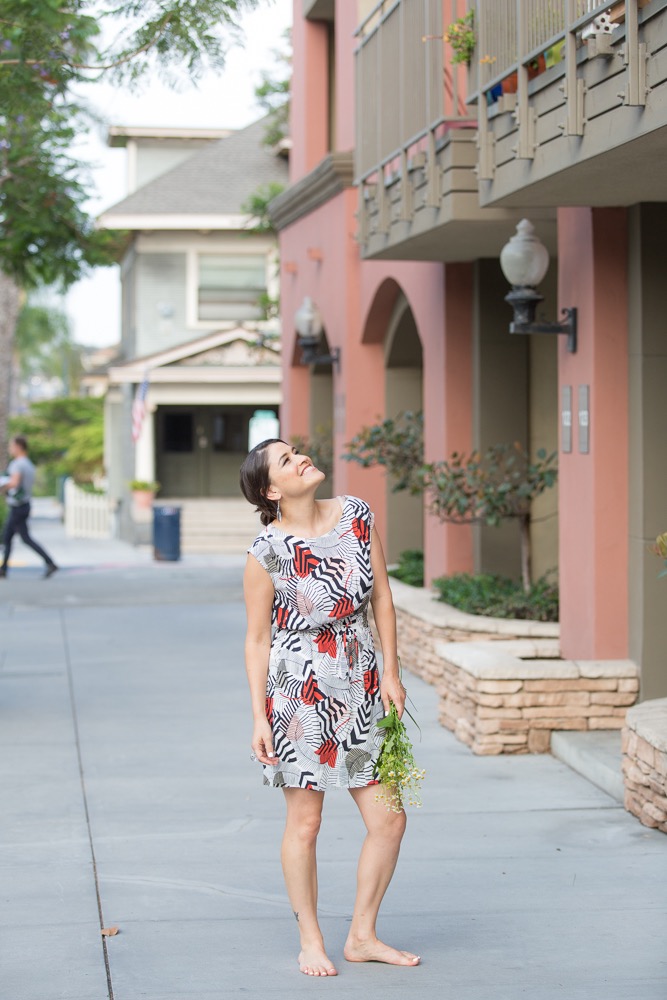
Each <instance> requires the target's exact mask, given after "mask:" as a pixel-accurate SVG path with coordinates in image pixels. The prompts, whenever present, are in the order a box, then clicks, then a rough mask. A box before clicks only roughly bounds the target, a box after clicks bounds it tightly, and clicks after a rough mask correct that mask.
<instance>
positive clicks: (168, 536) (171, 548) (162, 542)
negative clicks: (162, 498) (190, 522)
mask: <svg viewBox="0 0 667 1000" xmlns="http://www.w3.org/2000/svg"><path fill="white" fill-rule="evenodd" d="M153 558H154V559H159V560H163V561H165V562H176V561H177V560H178V559H180V558H181V508H180V507H159V506H155V507H153Z"/></svg>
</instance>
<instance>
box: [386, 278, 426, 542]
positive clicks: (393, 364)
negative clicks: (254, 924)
mask: <svg viewBox="0 0 667 1000" xmlns="http://www.w3.org/2000/svg"><path fill="white" fill-rule="evenodd" d="M384 363H385V417H386V418H395V417H397V416H398V415H399V414H400V413H405V412H406V411H412V412H413V413H416V412H418V411H421V410H422V408H423V389H422V369H423V360H422V345H421V341H420V339H419V333H418V332H417V325H416V323H415V319H414V316H413V313H412V309H411V308H410V304H409V302H408V300H407V299H406V297H405V296H404V295H403V293H402V292H401V293H400V294H399V295H398V297H397V299H396V302H395V304H394V308H393V311H392V313H391V316H390V319H389V322H388V324H387V330H386V333H385V338H384ZM423 521H424V517H423V500H422V497H421V496H412V495H411V494H409V493H408V492H407V491H401V492H399V493H394V492H393V490H392V483H391V480H389V479H388V480H387V526H388V531H387V559H388V561H389V562H396V561H397V560H398V557H399V555H400V553H401V552H404V551H405V550H406V549H423V546H424V525H423Z"/></svg>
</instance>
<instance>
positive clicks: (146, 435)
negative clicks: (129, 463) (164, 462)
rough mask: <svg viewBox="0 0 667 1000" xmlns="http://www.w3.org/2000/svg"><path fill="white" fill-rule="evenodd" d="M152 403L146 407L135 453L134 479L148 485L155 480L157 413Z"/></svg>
mask: <svg viewBox="0 0 667 1000" xmlns="http://www.w3.org/2000/svg"><path fill="white" fill-rule="evenodd" d="M156 409H157V407H156V406H154V405H151V404H150V403H148V404H147V406H146V413H145V415H144V422H143V424H142V426H141V434H140V435H139V440H138V441H137V443H136V447H135V452H134V478H135V479H143V480H144V481H145V482H147V483H152V482H154V480H155V411H156Z"/></svg>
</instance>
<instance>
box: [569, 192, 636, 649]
mask: <svg viewBox="0 0 667 1000" xmlns="http://www.w3.org/2000/svg"><path fill="white" fill-rule="evenodd" d="M558 268H559V274H558V301H559V305H560V306H561V307H568V306H576V307H577V309H578V328H579V345H578V348H577V353H576V354H569V353H568V352H567V348H566V345H565V343H562V344H561V345H560V348H559V392H560V399H561V406H562V400H563V390H564V389H565V388H570V389H571V393H572V451H571V453H569V454H568V453H564V452H563V428H562V426H561V446H560V456H559V469H560V471H559V506H560V515H559V535H560V595H561V652H562V655H563V657H565V658H567V659H623V658H625V657H627V655H628V584H627V577H628V569H627V567H628V277H627V217H626V211H625V209H622V208H593V209H591V208H561V209H559V210H558ZM560 339H562V340H563V341H564V340H565V338H564V337H563V338H560ZM586 391H587V392H588V398H589V413H588V416H586V414H585V413H581V412H580V406H579V401H580V398H583V395H584V394H585V393H586ZM586 425H588V426H586ZM586 435H588V444H589V452H588V453H585V452H584V448H585V445H586Z"/></svg>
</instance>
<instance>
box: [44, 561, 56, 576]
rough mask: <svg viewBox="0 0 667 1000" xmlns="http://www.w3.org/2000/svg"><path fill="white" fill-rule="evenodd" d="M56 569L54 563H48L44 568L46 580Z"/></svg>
mask: <svg viewBox="0 0 667 1000" xmlns="http://www.w3.org/2000/svg"><path fill="white" fill-rule="evenodd" d="M57 569H58V567H57V566H56V564H55V563H48V565H47V567H46V569H45V570H44V579H45V580H48V578H49V577H50V576H53V574H54V573H55V571H56V570H57Z"/></svg>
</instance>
